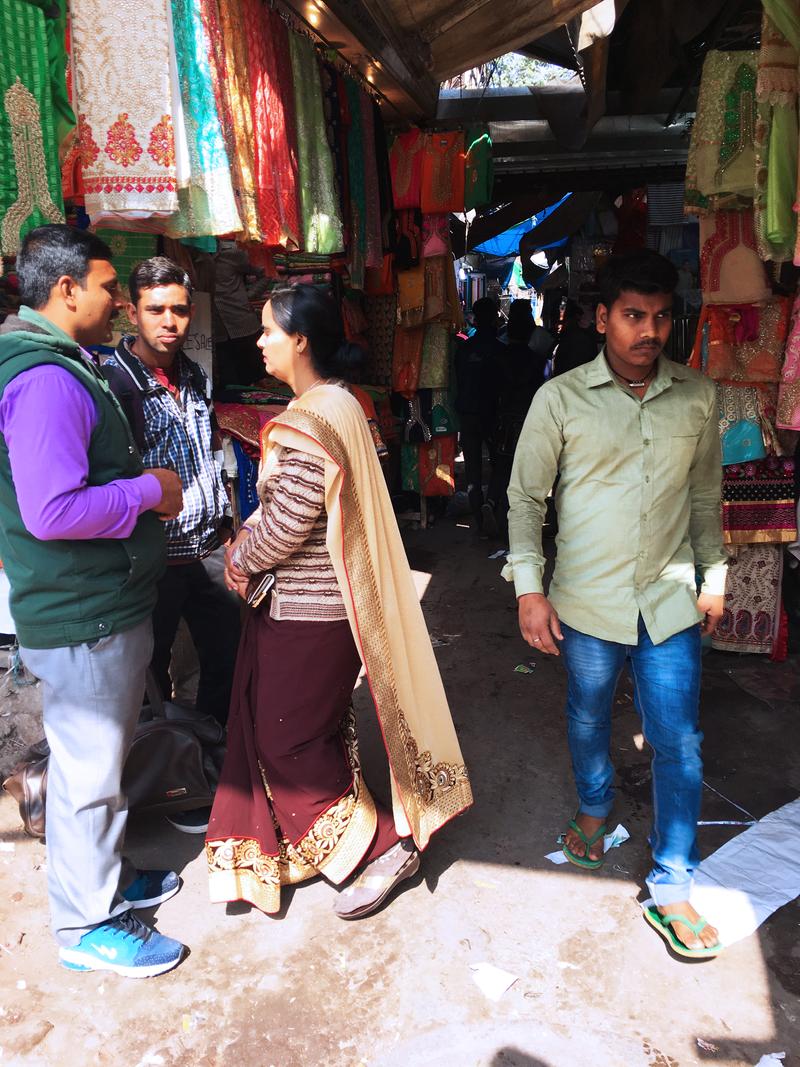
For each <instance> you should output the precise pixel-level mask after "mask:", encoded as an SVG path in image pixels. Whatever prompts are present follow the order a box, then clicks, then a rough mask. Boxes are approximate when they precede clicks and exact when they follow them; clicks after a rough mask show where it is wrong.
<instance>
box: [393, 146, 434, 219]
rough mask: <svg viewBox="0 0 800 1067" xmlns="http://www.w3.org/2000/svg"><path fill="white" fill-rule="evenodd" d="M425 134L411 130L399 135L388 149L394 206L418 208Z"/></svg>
mask: <svg viewBox="0 0 800 1067" xmlns="http://www.w3.org/2000/svg"><path fill="white" fill-rule="evenodd" d="M424 147H425V134H424V133H423V132H422V130H418V129H416V127H414V128H413V129H411V130H409V131H408V132H407V133H399V134H398V135H397V136H396V137H395V139H394V141H393V142H392V146H391V148H390V149H389V165H390V167H391V172H392V195H393V197H394V206H395V207H396V208H397V209H398V210H399V209H400V208H418V207H419V205H420V201H421V193H422V150H423V148H424Z"/></svg>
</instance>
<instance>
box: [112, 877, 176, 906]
mask: <svg viewBox="0 0 800 1067" xmlns="http://www.w3.org/2000/svg"><path fill="white" fill-rule="evenodd" d="M180 887H181V880H180V878H179V877H178V876H177V874H176V873H175V872H174V871H139V872H138V877H137V878H136V881H135V882H131V884H130V885H129V886H128V888H127V889H123V890H122V895H123V897H124V898H125V899H126V900H127V901H128V902H129V903H130V905H131V907H133V908H154V907H155V906H156V904H163V903H164V901H165V900H169V898H170V897H174V896H175V894H176V893H177V892H178V890H179V889H180Z"/></svg>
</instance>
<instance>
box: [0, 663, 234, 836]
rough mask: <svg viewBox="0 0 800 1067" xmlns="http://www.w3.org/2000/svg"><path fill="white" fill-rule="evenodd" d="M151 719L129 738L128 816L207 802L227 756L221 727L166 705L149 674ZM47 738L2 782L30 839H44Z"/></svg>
mask: <svg viewBox="0 0 800 1067" xmlns="http://www.w3.org/2000/svg"><path fill="white" fill-rule="evenodd" d="M147 688H148V693H149V694H150V711H151V713H152V714H153V718H151V719H148V720H146V721H143V722H142V721H140V722H139V723H138V725H137V727H136V733H135V734H134V738H133V741H132V742H131V747H130V751H129V753H128V758H127V760H126V761H125V769H124V771H123V773H122V791H123V793H125V794H127V797H128V811H129V812H131V814H137V815H138V814H147V815H155V814H167V813H168V812H175V811H189V810H191V809H192V808H200V807H204V806H206V805H209V804H211V802H212V800H213V798H214V791H215V789H216V787H217V782H218V781H219V773H220V770H221V769H222V760H223V757H224V755H225V731H224V728H223V727H222V726H221V725H220V724H219V723H218V722H217V720H216V719H214V718H212V717H211V716H210V715H207V716H197V715H195V714H194V712H193V711H192V710H191V709H187V708H182V707H179V706H178V705H177V704H168V703H167V704H165V703H163V702H162V701H161V698H160V695H158V694H157V692H156V688H155V686H154V685H153V684H152V679H151V678H150V676H149V675H148V687H147ZM49 755H50V748H49V746H48V744H47V741H45V740H42V741H37V743H36V744H35V745H33V746H32V747H31V748H29V749H28V751H27V752H26V753H25V755H24V756H23V758H22V759H21V760H20V761H19V763H18V764H17V765H16V766H15V767H14V769H13V770H12V772H11V774H10V775H9V776H8V778H6V780H5V781H4V782H3V788H4V789H5V791H6V792H7V793H8V794H10V796H12V797H13V798H14V799H15V800H16V802H17V804H18V806H19V814H20V818H21V819H22V825H23V827H24V829H25V832H26V833H27V834H30V835H31V837H41V838H43V837H44V826H45V803H46V797H47V760H48V757H49Z"/></svg>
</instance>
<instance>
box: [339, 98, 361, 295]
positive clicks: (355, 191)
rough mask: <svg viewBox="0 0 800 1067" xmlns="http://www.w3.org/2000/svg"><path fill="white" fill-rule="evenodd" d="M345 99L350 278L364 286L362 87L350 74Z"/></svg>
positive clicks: (356, 283) (354, 283)
mask: <svg viewBox="0 0 800 1067" xmlns="http://www.w3.org/2000/svg"><path fill="white" fill-rule="evenodd" d="M343 80H344V90H345V91H344V98H345V100H346V102H347V114H346V117H345V122H346V123H347V173H348V179H349V186H350V212H351V216H350V222H351V235H350V264H349V266H350V280H351V281H352V283H353V285H355V286H359V287H361V286H363V284H364V271H365V269H366V261H367V190H366V178H365V172H364V136H363V131H362V126H363V123H362V117H361V90H360V89H359V87H358V85H357V84H356V83H355V81H354V80H353V79H352V78H349V77H345V78H344V79H343Z"/></svg>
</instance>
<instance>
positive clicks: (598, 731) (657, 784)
mask: <svg viewBox="0 0 800 1067" xmlns="http://www.w3.org/2000/svg"><path fill="white" fill-rule="evenodd" d="M561 629H562V632H563V634H564V641H563V644H562V645H561V651H562V655H563V657H564V663H565V666H566V668H567V675H568V678H569V686H568V691H567V736H568V738H569V748H570V754H571V756H572V770H573V773H574V775H575V785H576V787H577V790H578V798H579V802H580V803H579V811H580V812H582V813H584V814H586V815H593V816H596V817H597V818H603V819H604V818H605V817H606V816H607V815H608V814H609V812H610V811H611V807H612V804H613V801H614V789H613V785H612V783H613V779H614V768H613V766H612V764H611V759H610V756H609V744H610V741H611V705H612V701H613V699H614V690H615V688H616V685H617V680H618V679H619V676H620V674H621V673H622V668H623V666H624V665H625V661H626V660H628V661H630V669H631V673H632V675H633V686H634V702H635V706H636V710H637V711H638V713H639V715H640V716H641V719H642V730H643V733H644V737H645V740H646V741H647V743H648V744H649V745H650V747H651V748H652V750H653V759H652V763H651V768H652V775H653V829H652V832H651V836H650V845H651V848H652V852H653V863H654V866H653V869H652V871H651V872H650V874H649V875H648V878H647V887H648V889H649V890H650V893H651V895H652V897H653V900H654V901H655V902H656V904H659V905H667V904H673V903H675V902H676V901H678V900H687V899H688V897H689V891H690V889H691V884H692V872H693V871H694V868H695V867H696V866H697V863H698V861H699V858H700V857H699V854H698V851H697V820H698V818H699V815H700V792H701V789H702V785H703V763H702V760H701V757H700V742H701V741H702V740H703V735H702V734H701V733H700V730H699V729H698V713H699V704H700V629H699V627H698V626H690V627H689V629H687V630H682V631H681V632H680V633H677V634H674V635H673V636H672V637H670V638H668V639H667V640H666V641H663V642H662V643H661V644H660V645H654V644H653V642H652V641H651V640H650V637H649V636H648V633H647V630H646V628H645V625H644V622H643V621H642V619H641V618H640V619H639V643H638V644H636V645H621V644H617V643H616V642H614V641H603V640H601V639H600V638H598V637H589V636H588V634H584V633H580V631H578V630H573V629H572V628H571V627H570V626H566V625H565V624H564V623H563V622H562V623H561Z"/></svg>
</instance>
